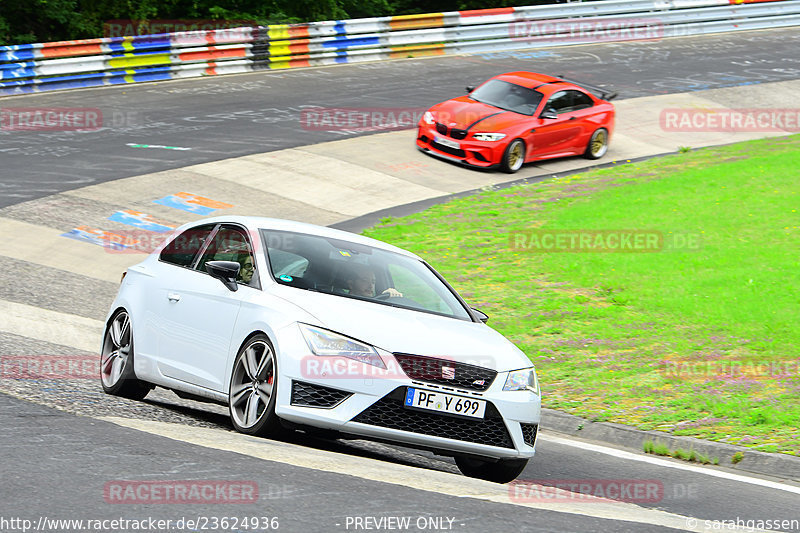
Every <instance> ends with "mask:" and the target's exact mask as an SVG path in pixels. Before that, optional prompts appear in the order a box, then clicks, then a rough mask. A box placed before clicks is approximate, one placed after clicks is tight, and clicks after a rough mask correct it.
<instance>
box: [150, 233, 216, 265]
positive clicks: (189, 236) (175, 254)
mask: <svg viewBox="0 0 800 533" xmlns="http://www.w3.org/2000/svg"><path fill="white" fill-rule="evenodd" d="M214 227H215V224H206V225H203V226H197V227H194V228H189V229H187V230H186V231H184V232H183V233H181V234H180V235H178V236H177V237H175V238H174V239H172V241H170V242H169V244H167V245H166V246H165V247H164V249H163V250H162V251H161V255H159V256H158V258H159V260H161V261H164V262H165V263H170V264H173V265H178V266H182V267H187V268H189V267H191V266H192V263H193V262H194V258H195V256H196V255H197V252H199V251H200V249H201V248H202V247H203V243H205V240H206V238H208V236H209V234H210V233H211V230H213V229H214Z"/></svg>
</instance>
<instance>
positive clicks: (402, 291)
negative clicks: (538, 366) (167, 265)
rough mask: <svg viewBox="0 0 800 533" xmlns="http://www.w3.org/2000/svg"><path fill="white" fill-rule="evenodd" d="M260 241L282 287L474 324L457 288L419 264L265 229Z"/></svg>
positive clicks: (367, 249)
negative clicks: (459, 297)
mask: <svg viewBox="0 0 800 533" xmlns="http://www.w3.org/2000/svg"><path fill="white" fill-rule="evenodd" d="M261 239H262V242H263V243H264V249H265V250H266V253H267V259H268V260H269V265H270V269H271V271H272V276H273V277H274V278H275V281H277V282H278V283H280V284H281V285H286V286H289V287H295V288H297V289H303V290H310V291H315V292H323V293H326V294H332V295H335V296H340V297H342V298H353V299H357V300H365V301H369V302H374V303H376V304H380V305H388V306H393V307H401V308H404V309H413V310H415V311H422V312H425V313H432V314H435V315H443V316H448V317H452V318H458V319H461V320H471V317H470V315H469V313H468V311H467V310H466V309H465V307H464V305H462V303H461V302H460V301H459V299H458V298H457V297H456V296H455V294H454V293H453V291H452V289H450V288H449V287H448V286H447V284H445V283H444V282H443V281H441V280H440V279H439V277H438V276H437V275H436V274H435V273H434V272H433V270H432V269H431V268H430V267H429V266H428V265H426V264H425V263H424V262H422V261H420V260H418V259H414V258H412V257H407V256H405V255H401V254H398V253H394V252H388V251H386V250H381V249H379V248H374V247H372V246H367V245H364V244H357V243H352V242H349V241H344V240H338V239H333V238H329V237H320V236H318V235H308V234H305V233H296V232H288V231H277V230H266V229H262V230H261Z"/></svg>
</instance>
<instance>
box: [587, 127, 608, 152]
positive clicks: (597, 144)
mask: <svg viewBox="0 0 800 533" xmlns="http://www.w3.org/2000/svg"><path fill="white" fill-rule="evenodd" d="M606 152H608V130H607V129H605V128H598V129H596V130H595V131H594V133H592V136H591V137H589V143H588V144H587V145H586V151H585V152H584V154H583V155H584V157H585V158H586V159H600V158H601V157H603V156H604V155H606Z"/></svg>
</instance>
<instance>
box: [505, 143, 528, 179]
mask: <svg viewBox="0 0 800 533" xmlns="http://www.w3.org/2000/svg"><path fill="white" fill-rule="evenodd" d="M523 164H525V141H523V140H522V139H514V140H513V141H511V142H510V143H508V146H506V151H505V152H503V159H501V160H500V169H501V170H502V171H503V172H507V173H509V174H513V173H514V172H516V171H518V170H519V169H521V168H522V165H523Z"/></svg>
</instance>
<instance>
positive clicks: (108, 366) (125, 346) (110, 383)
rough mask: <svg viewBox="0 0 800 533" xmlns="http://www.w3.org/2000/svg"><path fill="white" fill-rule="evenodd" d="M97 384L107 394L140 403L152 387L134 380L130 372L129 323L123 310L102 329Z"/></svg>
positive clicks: (130, 335) (131, 353) (131, 348)
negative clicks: (103, 333) (99, 383)
mask: <svg viewBox="0 0 800 533" xmlns="http://www.w3.org/2000/svg"><path fill="white" fill-rule="evenodd" d="M100 381H101V383H102V384H103V390H104V391H105V392H106V393H107V394H113V395H114V396H122V397H124V398H130V399H131V400H141V399H143V398H144V397H145V396H147V393H148V392H150V391H151V390H152V389H153V387H152V386H151V385H149V384H147V383H145V382H143V381H139V380H138V379H136V374H135V373H134V371H133V334H132V333H131V319H130V316H129V315H128V313H127V312H126V311H125V310H124V309H120V310H119V311H117V312H116V313H115V314H114V316H113V317H111V320H110V321H109V322H108V326H107V327H106V333H105V335H104V337H103V351H102V353H101V354H100Z"/></svg>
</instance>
